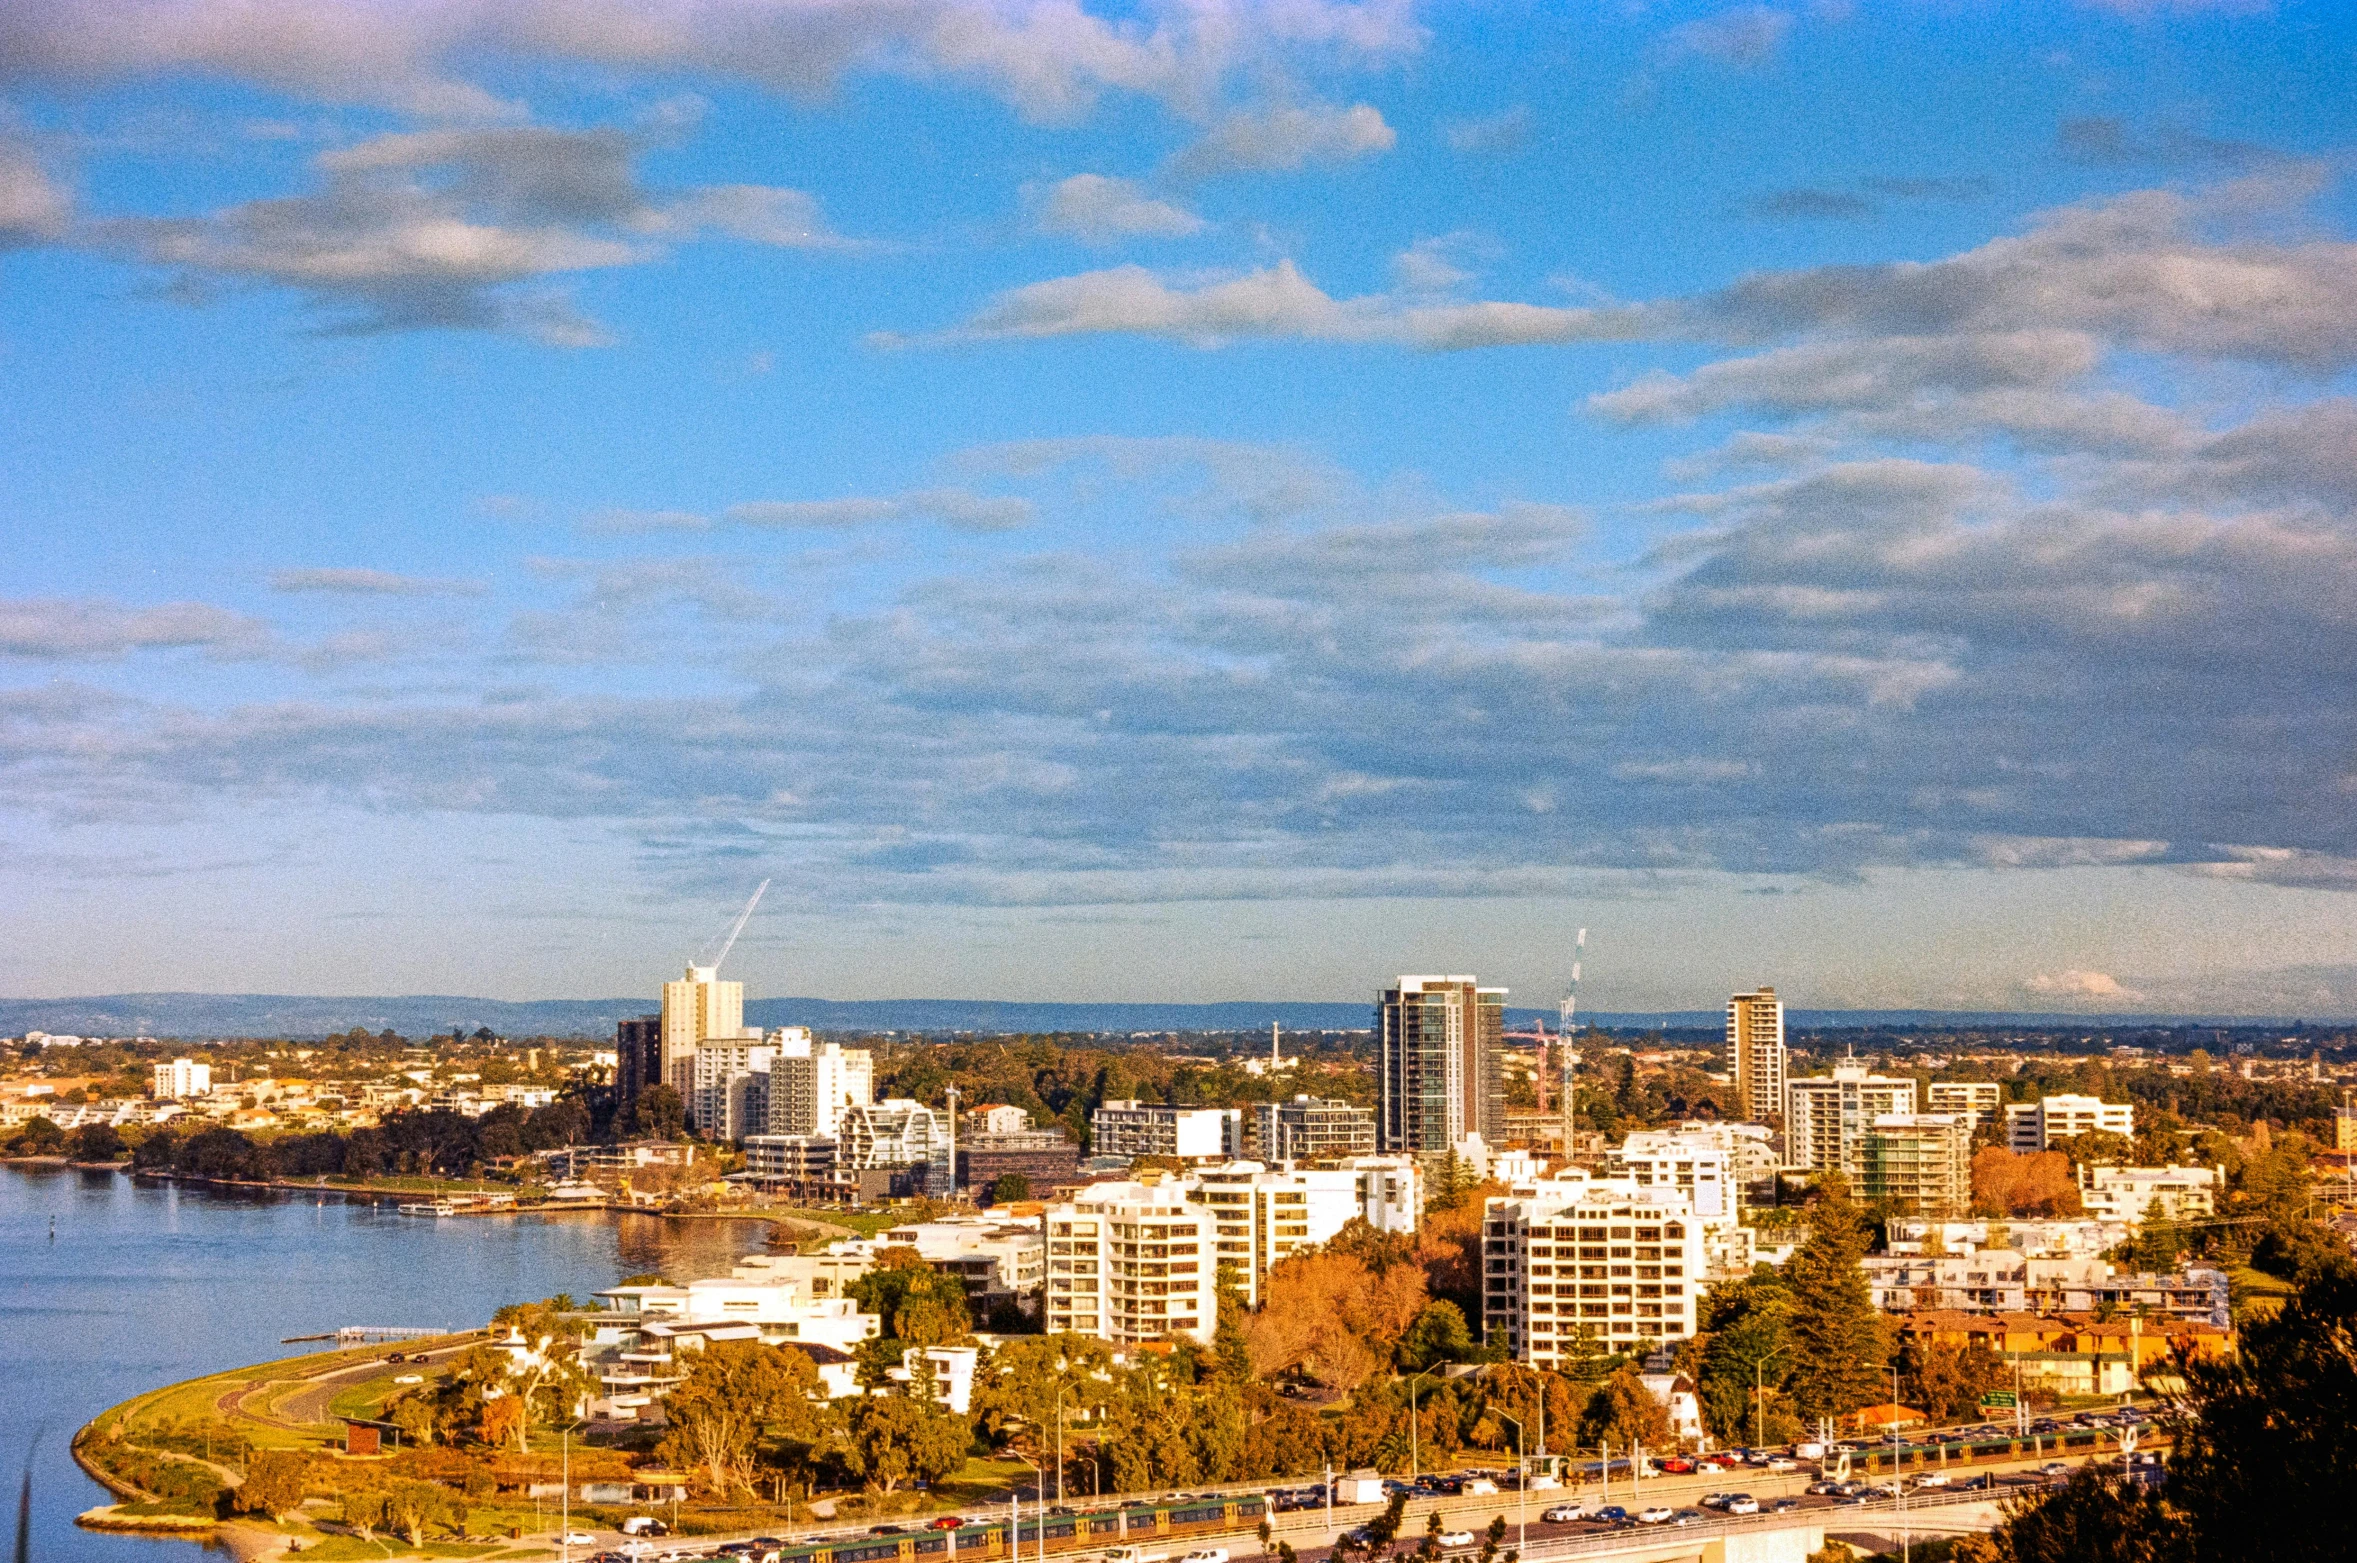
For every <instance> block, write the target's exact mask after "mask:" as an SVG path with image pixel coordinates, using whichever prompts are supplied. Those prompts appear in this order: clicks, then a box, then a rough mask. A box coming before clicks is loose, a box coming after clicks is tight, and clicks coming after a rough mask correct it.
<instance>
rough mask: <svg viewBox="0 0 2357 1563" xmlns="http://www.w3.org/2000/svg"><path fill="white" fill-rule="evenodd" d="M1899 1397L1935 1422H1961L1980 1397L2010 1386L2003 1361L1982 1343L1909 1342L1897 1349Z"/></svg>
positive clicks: (1972, 1410) (2009, 1375)
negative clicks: (1957, 1344) (1900, 1385)
mask: <svg viewBox="0 0 2357 1563" xmlns="http://www.w3.org/2000/svg"><path fill="white" fill-rule="evenodd" d="M1899 1377H1900V1381H1901V1384H1902V1386H1903V1387H1902V1388H1901V1390H1900V1394H1901V1395H1903V1396H1904V1397H1905V1399H1906V1402H1907V1404H1908V1405H1911V1406H1914V1407H1916V1408H1917V1409H1919V1410H1921V1411H1923V1412H1925V1413H1927V1414H1928V1415H1930V1416H1931V1417H1932V1419H1933V1420H1935V1421H1941V1422H1961V1421H1964V1420H1966V1419H1967V1418H1969V1417H1971V1416H1973V1415H1974V1414H1975V1413H1976V1412H1978V1410H1979V1409H1980V1402H1981V1397H1982V1396H1983V1395H1985V1394H1987V1393H1989V1391H1991V1390H1993V1389H2000V1388H2004V1387H2006V1386H2008V1385H2010V1384H2011V1383H2012V1381H2013V1380H2012V1375H2011V1372H2010V1370H2009V1369H2008V1368H2007V1367H2006V1365H2005V1363H2004V1362H2003V1360H2001V1359H2000V1358H1999V1357H1998V1356H1997V1354H1996V1353H1995V1352H1993V1351H1991V1350H1990V1349H1989V1347H1988V1344H1987V1343H1986V1342H1984V1341H1974V1342H1972V1343H1971V1344H1970V1345H1967V1346H1950V1345H1941V1344H1938V1343H1936V1342H1932V1343H1926V1342H1923V1341H1908V1342H1907V1343H1906V1344H1905V1345H1903V1346H1901V1347H1900V1348H1899Z"/></svg>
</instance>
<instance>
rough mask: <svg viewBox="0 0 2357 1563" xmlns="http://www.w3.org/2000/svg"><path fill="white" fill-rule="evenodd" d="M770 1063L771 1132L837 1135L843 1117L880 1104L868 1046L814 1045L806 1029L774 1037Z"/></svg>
mask: <svg viewBox="0 0 2357 1563" xmlns="http://www.w3.org/2000/svg"><path fill="white" fill-rule="evenodd" d="M775 1040H776V1043H777V1050H778V1051H777V1059H776V1061H775V1062H774V1063H772V1064H771V1065H770V1082H769V1125H768V1128H769V1132H770V1133H771V1134H817V1135H830V1136H831V1135H835V1134H838V1133H840V1132H841V1130H842V1127H843V1115H844V1113H846V1112H848V1111H849V1110H850V1109H852V1108H854V1107H868V1106H872V1105H874V1103H875V1100H876V1062H875V1059H874V1057H873V1056H872V1055H870V1054H869V1053H868V1052H867V1051H866V1050H865V1049H864V1048H847V1047H845V1046H843V1045H842V1044H841V1043H839V1042H815V1041H813V1040H812V1039H811V1035H810V1031H809V1029H808V1028H807V1027H803V1026H787V1027H785V1028H784V1029H783V1030H781V1031H778V1032H777V1033H775Z"/></svg>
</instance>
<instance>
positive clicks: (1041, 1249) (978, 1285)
mask: <svg viewBox="0 0 2357 1563" xmlns="http://www.w3.org/2000/svg"><path fill="white" fill-rule="evenodd" d="M896 1249H897V1250H903V1251H906V1252H910V1253H914V1254H915V1255H916V1256H917V1257H918V1258H920V1259H922V1260H924V1261H925V1262H926V1263H927V1264H929V1265H931V1266H932V1267H933V1268H934V1269H936V1270H939V1271H941V1272H942V1273H943V1274H945V1275H954V1276H956V1277H957V1278H958V1280H959V1281H960V1282H961V1283H963V1284H964V1286H965V1288H966V1297H967V1300H968V1302H969V1303H971V1304H972V1306H973V1312H974V1319H975V1327H976V1328H978V1329H979V1328H981V1327H982V1326H983V1324H984V1323H985V1322H986V1321H987V1320H988V1319H989V1318H990V1315H991V1314H992V1312H993V1311H995V1310H997V1309H999V1308H1001V1307H1005V1306H1014V1307H1019V1308H1021V1309H1022V1310H1023V1311H1024V1312H1025V1313H1028V1314H1033V1315H1036V1314H1038V1312H1039V1307H1040V1297H1041V1292H1042V1290H1043V1287H1044V1284H1045V1282H1046V1279H1047V1240H1046V1239H1045V1238H1044V1237H1043V1236H1042V1235H1041V1233H1040V1229H1039V1223H1038V1222H1036V1221H1021V1222H1016V1221H998V1220H992V1219H990V1218H988V1217H980V1218H976V1217H960V1218H952V1219H947V1220H940V1221H914V1222H911V1223H909V1224H908V1225H907V1226H897V1227H893V1228H891V1229H890V1230H888V1231H886V1232H884V1233H882V1234H881V1235H879V1236H878V1237H877V1239H876V1243H875V1251H876V1254H877V1256H878V1257H881V1256H883V1255H884V1254H886V1253H889V1252H892V1251H894V1250H896Z"/></svg>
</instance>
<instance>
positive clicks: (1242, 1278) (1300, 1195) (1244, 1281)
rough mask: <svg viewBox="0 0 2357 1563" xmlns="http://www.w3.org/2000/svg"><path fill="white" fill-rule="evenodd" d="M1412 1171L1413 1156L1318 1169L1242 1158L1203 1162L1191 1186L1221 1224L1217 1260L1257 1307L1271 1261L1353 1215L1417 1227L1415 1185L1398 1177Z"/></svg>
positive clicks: (1383, 1224)
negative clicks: (1407, 1184) (1212, 1164)
mask: <svg viewBox="0 0 2357 1563" xmlns="http://www.w3.org/2000/svg"><path fill="white" fill-rule="evenodd" d="M1415 1176H1416V1169H1415V1162H1414V1161H1413V1160H1412V1159H1411V1158H1409V1157H1405V1156H1383V1157H1375V1156H1368V1157H1360V1158H1354V1164H1353V1165H1350V1166H1344V1167H1316V1168H1307V1167H1304V1168H1270V1167H1267V1166H1264V1165H1262V1164H1261V1163H1260V1162H1257V1161H1237V1162H1230V1163H1228V1164H1227V1165H1225V1166H1220V1167H1206V1168H1204V1169H1203V1170H1202V1171H1201V1172H1199V1173H1197V1174H1196V1175H1195V1176H1194V1177H1193V1178H1191V1179H1189V1180H1188V1188H1189V1197H1190V1198H1192V1199H1193V1200H1194V1201H1195V1202H1196V1203H1197V1204H1199V1205H1202V1206H1204V1207H1205V1208H1206V1209H1208V1210H1209V1211H1210V1212H1211V1214H1212V1217H1213V1219H1214V1221H1215V1223H1216V1226H1215V1229H1214V1239H1213V1241H1214V1245H1215V1248H1214V1253H1215V1258H1216V1262H1217V1263H1218V1264H1219V1265H1222V1266H1226V1267H1229V1268H1230V1269H1231V1270H1232V1273H1233V1276H1234V1280H1235V1283H1236V1285H1237V1286H1238V1287H1239V1288H1241V1290H1242V1291H1243V1293H1244V1300H1245V1302H1246V1303H1247V1304H1249V1305H1250V1306H1252V1307H1255V1308H1257V1307H1259V1306H1260V1300H1261V1292H1262V1288H1263V1287H1264V1286H1265V1284H1266V1282H1267V1279H1268V1273H1269V1270H1270V1268H1271V1267H1272V1266H1274V1265H1276V1264H1278V1263H1280V1262H1282V1261H1283V1260H1285V1259H1287V1258H1290V1257H1291V1256H1293V1255H1294V1254H1299V1253H1306V1252H1308V1251H1309V1250H1311V1249H1315V1248H1318V1247H1320V1246H1321V1245H1323V1244H1324V1243H1325V1242H1326V1241H1327V1240H1328V1239H1330V1238H1332V1237H1333V1236H1334V1235H1335V1234H1336V1233H1338V1232H1340V1231H1341V1230H1342V1229H1343V1228H1344V1227H1345V1226H1347V1225H1348V1224H1349V1223H1350V1222H1351V1221H1352V1220H1353V1219H1363V1220H1364V1221H1366V1222H1367V1224H1368V1225H1369V1226H1372V1227H1374V1228H1375V1229H1376V1230H1378V1231H1389V1232H1413V1231H1414V1230H1415V1229H1416V1212H1415V1209H1414V1206H1413V1204H1412V1203H1411V1202H1412V1200H1413V1198H1414V1195H1413V1192H1412V1185H1411V1186H1410V1187H1402V1186H1400V1185H1399V1183H1398V1182H1397V1180H1398V1179H1400V1178H1405V1179H1408V1180H1413V1179H1414V1178H1415Z"/></svg>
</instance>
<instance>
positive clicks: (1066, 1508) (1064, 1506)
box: [1048, 1503, 1080, 1514]
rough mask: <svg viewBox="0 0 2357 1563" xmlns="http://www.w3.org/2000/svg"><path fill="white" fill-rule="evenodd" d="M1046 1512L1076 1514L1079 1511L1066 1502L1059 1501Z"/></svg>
mask: <svg viewBox="0 0 2357 1563" xmlns="http://www.w3.org/2000/svg"><path fill="white" fill-rule="evenodd" d="M1048 1512H1049V1513H1050V1514H1078V1513H1079V1512H1080V1511H1079V1510H1078V1509H1076V1508H1074V1507H1072V1506H1071V1505H1070V1504H1068V1503H1059V1504H1056V1505H1054V1506H1053V1507H1051V1508H1050V1509H1049V1510H1048Z"/></svg>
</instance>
